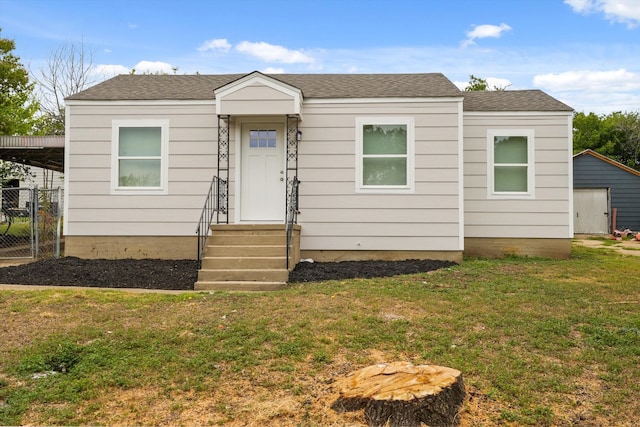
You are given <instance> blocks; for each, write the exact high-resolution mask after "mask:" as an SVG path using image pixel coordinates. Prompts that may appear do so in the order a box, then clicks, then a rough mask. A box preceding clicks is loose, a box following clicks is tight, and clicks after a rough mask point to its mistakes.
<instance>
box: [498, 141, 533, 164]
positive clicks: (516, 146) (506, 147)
mask: <svg viewBox="0 0 640 427" xmlns="http://www.w3.org/2000/svg"><path fill="white" fill-rule="evenodd" d="M493 147H494V150H495V151H494V153H495V155H494V162H495V163H527V137H526V136H496V137H494V138H493Z"/></svg>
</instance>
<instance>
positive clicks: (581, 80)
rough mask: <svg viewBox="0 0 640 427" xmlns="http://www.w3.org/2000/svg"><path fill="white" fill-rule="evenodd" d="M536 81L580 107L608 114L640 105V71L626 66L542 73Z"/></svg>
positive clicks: (588, 110) (554, 94)
mask: <svg viewBox="0 0 640 427" xmlns="http://www.w3.org/2000/svg"><path fill="white" fill-rule="evenodd" d="M533 82H534V85H536V86H539V87H542V88H543V89H544V90H546V91H548V92H551V93H552V95H553V96H555V97H556V98H558V99H560V100H561V101H563V102H565V103H567V104H568V105H570V106H572V107H573V108H575V109H576V110H577V111H587V112H594V113H603V114H608V113H610V112H613V111H637V110H638V108H640V73H637V72H632V71H628V70H626V69H624V68H620V69H618V70H609V71H585V70H579V71H567V72H564V73H558V74H540V75H537V76H535V77H534V79H533Z"/></svg>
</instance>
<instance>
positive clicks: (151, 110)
mask: <svg viewBox="0 0 640 427" xmlns="http://www.w3.org/2000/svg"><path fill="white" fill-rule="evenodd" d="M67 108H69V109H70V111H69V115H68V117H69V123H68V138H69V139H68V145H67V148H66V149H67V160H68V165H67V168H68V169H67V171H68V174H67V188H66V191H67V195H66V197H67V206H66V208H67V209H68V211H67V212H66V214H65V221H66V224H65V234H66V235H76V236H82V235H98V236H99V235H107V236H120V235H128V236H142V235H151V236H193V235H194V233H195V230H196V226H197V222H198V219H199V217H200V212H201V210H202V206H203V204H204V200H205V197H206V193H207V191H208V189H209V184H210V182H211V179H212V177H213V174H214V172H215V167H216V165H217V157H216V151H217V137H218V134H217V118H216V114H215V105H214V104H213V103H211V104H210V105H207V104H203V103H199V104H196V105H190V104H188V103H180V104H176V105H154V104H153V103H149V104H145V105H140V104H137V105H122V104H120V105H108V104H105V103H95V104H91V103H72V104H71V105H70V106H68V107H67ZM124 119H126V120H132V119H133V120H135V119H165V120H168V121H169V127H170V130H169V138H170V139H169V162H168V173H169V190H168V194H167V195H134V194H132V195H112V194H110V187H111V186H110V179H111V171H110V167H111V131H112V129H111V127H112V121H113V120H124Z"/></svg>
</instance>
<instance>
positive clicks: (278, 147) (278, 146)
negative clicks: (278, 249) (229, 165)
mask: <svg viewBox="0 0 640 427" xmlns="http://www.w3.org/2000/svg"><path fill="white" fill-rule="evenodd" d="M241 138H242V146H241V150H242V163H241V165H240V167H241V178H240V179H241V195H240V220H241V221H245V222H246V221H249V222H251V221H256V222H276V223H280V222H284V211H285V194H286V191H285V182H284V179H285V174H284V156H285V151H284V126H283V125H282V124H281V123H275V124H274V123H245V124H243V125H242V136H241Z"/></svg>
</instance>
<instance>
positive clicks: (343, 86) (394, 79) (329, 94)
mask: <svg viewBox="0 0 640 427" xmlns="http://www.w3.org/2000/svg"><path fill="white" fill-rule="evenodd" d="M244 76H245V74H219V75H121V76H117V77H114V78H112V79H110V80H107V81H105V82H103V83H100V84H98V85H96V86H93V87H91V88H89V89H87V90H85V91H83V92H80V93H78V94H75V95H72V96H70V97H68V98H67V99H69V100H92V101H98V100H100V101H104V100H193V99H214V98H215V97H214V94H213V91H214V90H215V89H218V88H220V87H222V86H224V85H226V84H228V83H231V82H233V81H235V80H237V79H239V78H241V77H244ZM269 77H271V78H273V79H276V80H279V81H281V82H283V83H286V84H289V85H291V86H294V87H296V88H298V89H300V90H301V91H302V94H303V96H304V97H305V98H379V97H383V98H385V97H386V98H388V97H402V98H404V97H411V98H416V97H449V96H460V91H459V90H458V88H457V87H456V86H455V85H454V84H453V83H451V81H450V80H449V79H447V78H446V77H445V76H444V75H443V74H440V73H429V74H274V75H269Z"/></svg>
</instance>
